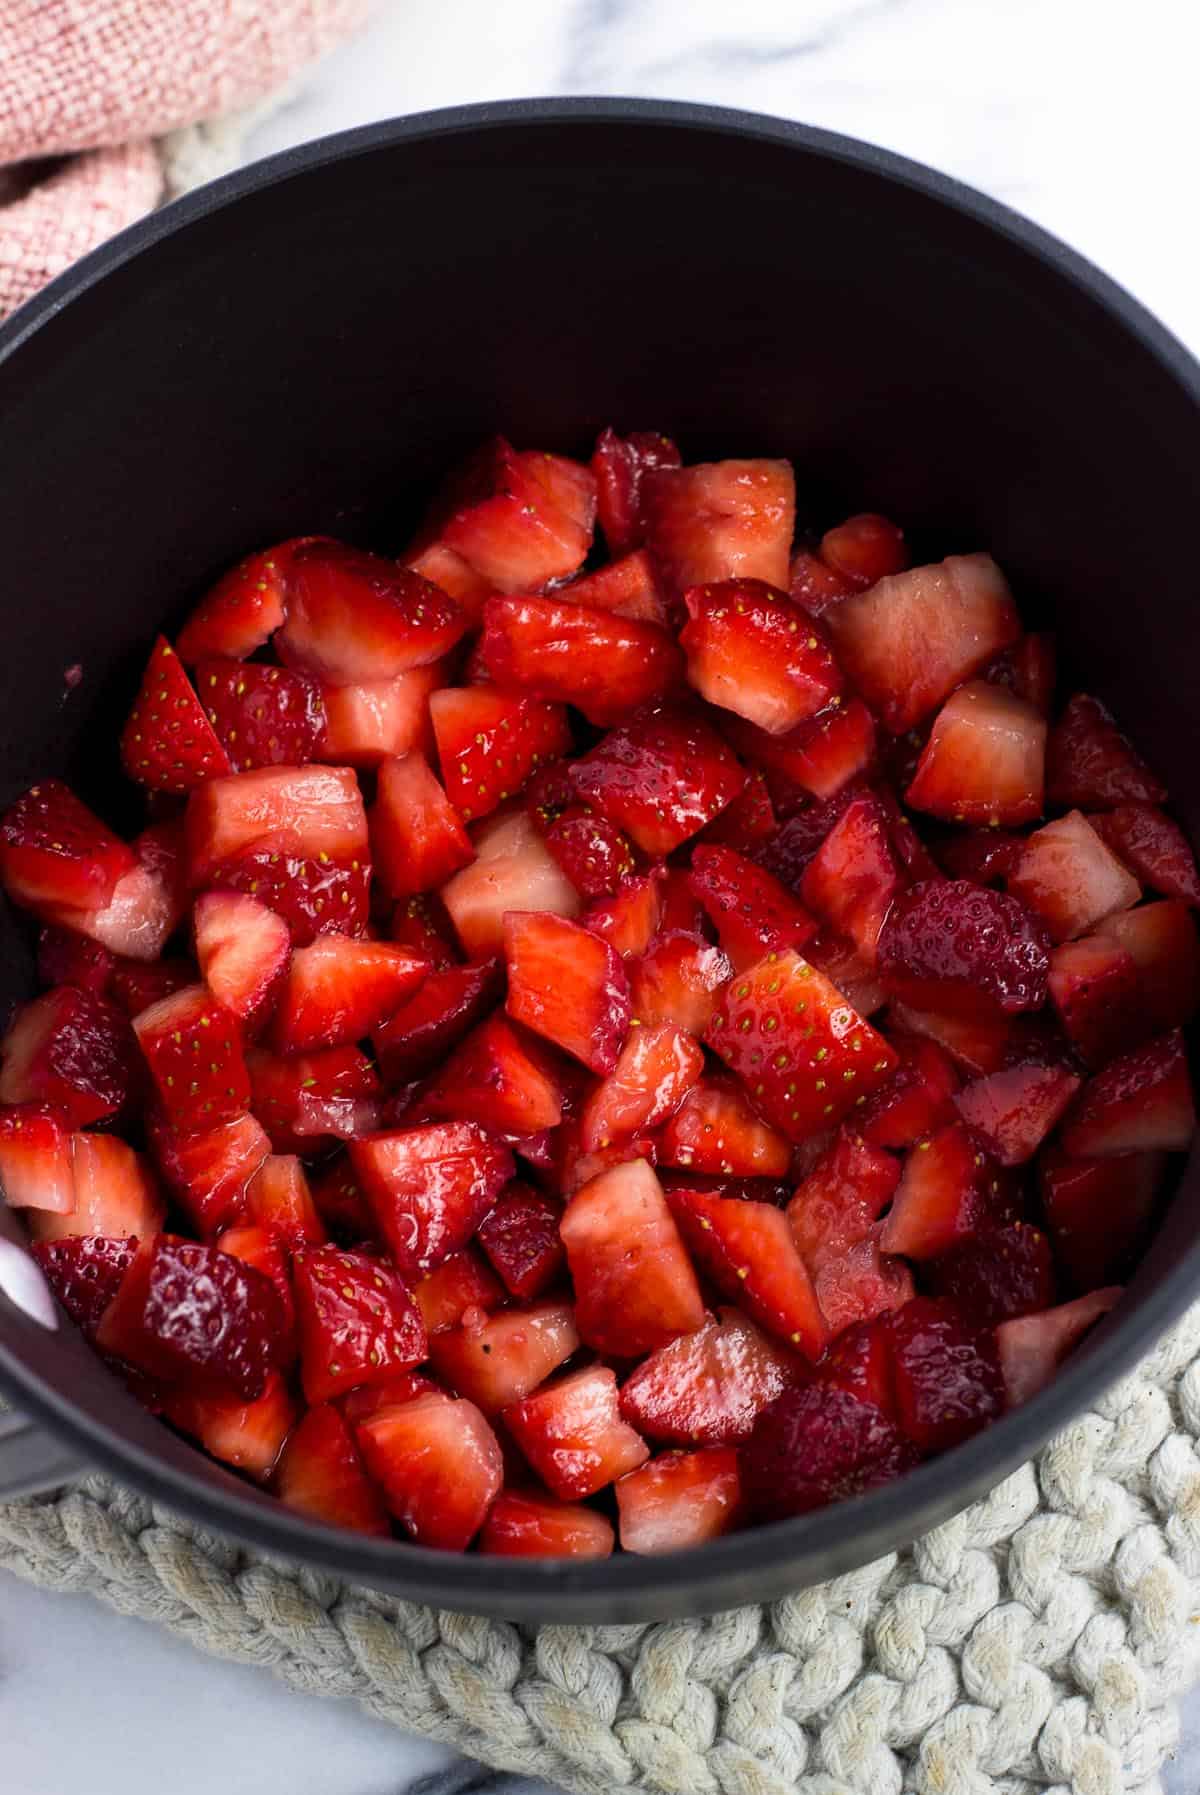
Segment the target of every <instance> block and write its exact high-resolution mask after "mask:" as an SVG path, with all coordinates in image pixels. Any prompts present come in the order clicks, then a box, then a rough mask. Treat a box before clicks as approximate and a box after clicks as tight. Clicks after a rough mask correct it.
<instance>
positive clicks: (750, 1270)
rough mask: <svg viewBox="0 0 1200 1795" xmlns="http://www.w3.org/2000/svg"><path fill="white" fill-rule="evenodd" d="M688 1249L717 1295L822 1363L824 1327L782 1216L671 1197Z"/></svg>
mask: <svg viewBox="0 0 1200 1795" xmlns="http://www.w3.org/2000/svg"><path fill="white" fill-rule="evenodd" d="M667 1200H668V1202H669V1204H670V1208H671V1214H672V1215H673V1216H674V1218H675V1220H676V1221H677V1222H678V1224H679V1228H680V1232H681V1233H682V1235H683V1238H684V1240H685V1242H686V1243H687V1247H688V1250H689V1251H690V1252H691V1254H692V1256H693V1257H694V1258H695V1260H696V1261H697V1263H698V1264H699V1265H700V1266H701V1267H702V1268H703V1270H704V1271H705V1272H706V1274H707V1275H708V1276H709V1277H710V1278H711V1279H712V1281H713V1283H714V1284H715V1285H716V1287H717V1289H718V1290H720V1291H721V1292H722V1293H723V1295H725V1296H727V1297H728V1298H729V1299H730V1300H731V1301H733V1300H736V1301H737V1302H739V1303H740V1304H741V1305H742V1307H743V1308H744V1309H745V1310H746V1312H747V1313H748V1314H749V1315H750V1317H751V1319H752V1320H754V1321H756V1322H757V1323H758V1325H759V1326H760V1327H762V1328H765V1329H766V1330H767V1332H768V1333H769V1334H774V1335H775V1336H776V1338H777V1339H781V1340H785V1341H787V1343H788V1345H789V1346H795V1347H797V1348H799V1350H800V1351H801V1352H802V1353H803V1354H804V1356H805V1358H807V1359H810V1360H811V1359H819V1358H820V1356H821V1352H822V1349H823V1348H824V1345H825V1323H824V1321H823V1320H822V1318H821V1311H820V1308H819V1307H818V1305H817V1299H816V1295H815V1293H814V1291H813V1287H812V1281H811V1279H810V1278H809V1275H808V1271H807V1269H806V1268H805V1265H804V1261H803V1260H802V1259H801V1257H800V1255H799V1253H798V1252H797V1250H796V1244H795V1242H794V1240H793V1239H792V1232H791V1229H790V1228H789V1226H788V1220H787V1217H786V1216H785V1215H784V1214H783V1213H782V1212H781V1211H780V1210H778V1209H776V1208H775V1207H774V1206H773V1205H772V1204H770V1203H747V1202H742V1201H739V1200H738V1199H737V1198H736V1197H714V1196H711V1195H709V1194H708V1193H706V1192H704V1191H699V1190H673V1191H672V1192H671V1194H670V1196H669V1198H668V1199H667Z"/></svg>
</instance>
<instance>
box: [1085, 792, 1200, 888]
mask: <svg viewBox="0 0 1200 1795" xmlns="http://www.w3.org/2000/svg"><path fill="white" fill-rule="evenodd" d="M1088 820H1089V822H1090V823H1091V825H1092V827H1093V828H1094V829H1095V830H1096V831H1097V832H1098V833H1099V835H1100V836H1101V838H1102V839H1103V840H1104V841H1105V842H1107V844H1108V846H1109V847H1110V848H1111V849H1112V851H1113V853H1114V854H1115V855H1116V856H1117V858H1118V859H1119V860H1122V861H1124V863H1125V865H1126V866H1127V867H1128V868H1129V870H1130V872H1131V873H1133V875H1134V876H1135V878H1138V879H1140V880H1141V882H1142V884H1143V885H1148V886H1149V887H1150V889H1151V891H1159V892H1161V893H1162V895H1163V896H1164V897H1169V898H1179V899H1181V900H1182V902H1183V903H1185V904H1200V873H1197V870H1196V857H1195V855H1194V854H1193V853H1192V850H1191V847H1190V846H1189V845H1188V840H1187V837H1186V836H1185V835H1184V833H1183V830H1182V829H1181V828H1180V827H1179V824H1178V823H1176V822H1174V821H1173V820H1172V819H1171V818H1170V817H1169V816H1167V815H1166V814H1165V812H1164V811H1161V810H1159V809H1158V808H1157V806H1156V805H1154V804H1118V805H1117V807H1116V809H1115V810H1109V811H1106V812H1101V813H1099V814H1098V815H1096V816H1094V817H1090V818H1089V819H1088Z"/></svg>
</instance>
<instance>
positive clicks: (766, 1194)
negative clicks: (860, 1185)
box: [661, 1153, 819, 1209]
mask: <svg viewBox="0 0 1200 1795" xmlns="http://www.w3.org/2000/svg"><path fill="white" fill-rule="evenodd" d="M818 1157H819V1155H818ZM795 1159H796V1155H795V1153H793V1156H792V1171H791V1172H789V1173H788V1175H787V1176H786V1177H783V1178H754V1177H741V1178H729V1177H725V1176H723V1175H721V1174H719V1173H717V1174H714V1173H709V1172H678V1171H672V1170H671V1169H670V1168H669V1167H668V1168H667V1169H666V1170H664V1172H663V1173H662V1178H661V1183H662V1187H663V1189H664V1190H667V1191H671V1190H703V1191H708V1192H709V1193H710V1194H711V1195H712V1196H715V1197H737V1198H738V1199H739V1200H740V1201H746V1202H753V1203H774V1205H775V1207H776V1208H777V1209H782V1208H783V1207H784V1206H785V1205H786V1204H787V1203H788V1201H789V1199H790V1198H791V1194H792V1190H793V1187H794V1185H795V1182H796V1175H795Z"/></svg>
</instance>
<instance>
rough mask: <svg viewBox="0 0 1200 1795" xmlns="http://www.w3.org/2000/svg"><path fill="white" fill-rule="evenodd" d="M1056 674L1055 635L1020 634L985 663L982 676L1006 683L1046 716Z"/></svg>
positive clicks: (1011, 689)
mask: <svg viewBox="0 0 1200 1795" xmlns="http://www.w3.org/2000/svg"><path fill="white" fill-rule="evenodd" d="M1057 676H1058V652H1057V649H1056V647H1055V643H1054V637H1053V636H1048V635H1032V636H1022V637H1021V638H1020V640H1019V641H1017V642H1014V643H1013V645H1012V647H1011V648H1006V649H1005V650H1004V653H1003V654H999V655H997V656H996V659H995V660H994V661H993V662H992V663H991V665H990V666H989V667H988V669H987V671H986V673H985V674H984V678H985V679H989V680H991V682H992V684H993V685H997V686H1005V687H1007V689H1008V690H1009V691H1010V692H1013V693H1015V694H1016V696H1017V697H1018V698H1023V699H1024V700H1025V702H1026V704H1032V706H1033V708H1034V710H1036V711H1040V712H1041V713H1042V716H1043V717H1048V716H1049V715H1050V713H1051V711H1052V710H1053V708H1054V686H1055V681H1056V679H1057Z"/></svg>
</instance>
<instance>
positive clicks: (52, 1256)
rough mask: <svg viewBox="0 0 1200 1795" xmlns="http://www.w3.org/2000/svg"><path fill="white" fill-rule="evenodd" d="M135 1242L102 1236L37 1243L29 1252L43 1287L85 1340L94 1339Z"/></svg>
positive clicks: (125, 1269)
mask: <svg viewBox="0 0 1200 1795" xmlns="http://www.w3.org/2000/svg"><path fill="white" fill-rule="evenodd" d="M136 1250H137V1241H136V1240H129V1239H110V1238H108V1237H106V1236H105V1235H103V1234H81V1235H67V1236H65V1237H64V1238H63V1239H61V1240H38V1241H35V1242H34V1244H33V1247H32V1249H31V1251H32V1253H33V1257H34V1259H35V1260H36V1261H37V1263H38V1265H40V1266H41V1268H42V1275H43V1276H44V1278H45V1280H46V1282H47V1284H49V1286H50V1288H51V1290H52V1291H53V1292H54V1294H55V1296H56V1297H57V1298H58V1300H59V1302H60V1303H61V1304H62V1306H63V1308H64V1309H65V1310H66V1312H67V1314H68V1315H69V1316H70V1317H71V1320H72V1321H73V1322H74V1323H75V1326H76V1327H77V1328H78V1329H79V1331H80V1332H81V1333H82V1334H83V1335H84V1337H85V1339H88V1340H93V1339H95V1335H96V1329H97V1328H98V1327H99V1325H100V1317H101V1316H102V1315H103V1314H104V1311H105V1310H106V1309H107V1308H108V1305H109V1303H111V1301H112V1299H113V1297H114V1296H115V1295H116V1294H117V1291H118V1289H119V1288H120V1284H121V1279H122V1278H123V1277H124V1276H125V1273H126V1272H127V1271H128V1269H129V1267H130V1265H131V1264H132V1262H133V1255H134V1253H135V1251H136Z"/></svg>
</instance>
